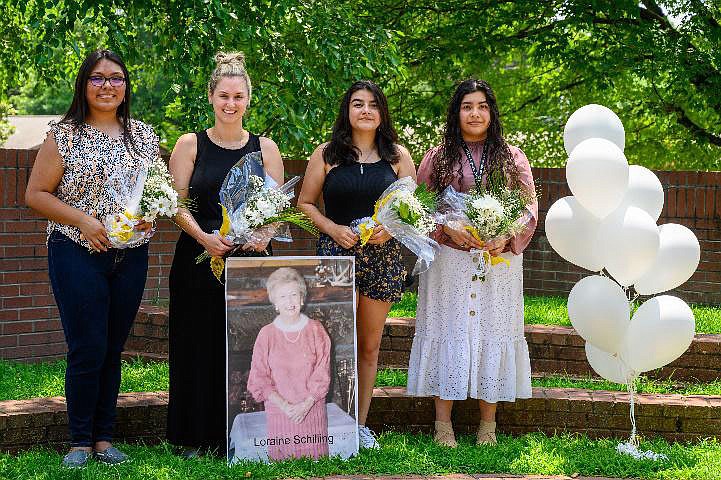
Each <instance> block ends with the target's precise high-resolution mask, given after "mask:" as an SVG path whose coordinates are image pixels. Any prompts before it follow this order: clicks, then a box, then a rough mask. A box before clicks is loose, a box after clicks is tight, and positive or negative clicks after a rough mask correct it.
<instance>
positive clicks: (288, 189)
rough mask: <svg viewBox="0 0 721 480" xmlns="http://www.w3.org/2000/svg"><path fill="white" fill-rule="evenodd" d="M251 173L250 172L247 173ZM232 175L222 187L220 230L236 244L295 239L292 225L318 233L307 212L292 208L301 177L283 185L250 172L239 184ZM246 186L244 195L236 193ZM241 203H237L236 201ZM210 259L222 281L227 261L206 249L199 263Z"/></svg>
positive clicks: (199, 258) (243, 189)
mask: <svg viewBox="0 0 721 480" xmlns="http://www.w3.org/2000/svg"><path fill="white" fill-rule="evenodd" d="M246 173H247V172H246ZM231 174H233V176H232V177H231V178H228V177H226V180H225V182H224V183H223V189H221V195H220V196H221V207H222V210H223V224H222V225H221V227H220V229H219V230H218V232H217V233H219V234H220V235H222V236H224V237H225V238H226V239H228V240H230V241H232V242H233V243H235V244H236V245H243V244H245V243H248V242H252V243H258V244H262V243H267V242H268V241H270V239H271V238H272V239H275V240H278V241H281V242H291V241H292V238H291V236H290V229H289V228H288V224H293V225H296V226H298V227H300V228H302V229H303V230H306V231H308V232H310V233H312V234H314V235H317V234H318V229H317V228H316V226H315V225H314V224H313V222H312V221H311V220H310V218H308V217H307V216H306V215H305V214H304V213H303V212H301V211H300V210H298V208H296V207H292V206H291V204H290V201H291V200H292V199H293V196H294V192H293V188H294V187H295V185H296V183H298V181H300V178H301V177H294V178H292V179H291V180H289V181H288V182H286V183H284V184H283V185H282V186H280V187H279V186H278V184H277V183H276V182H275V181H274V180H273V179H272V178H271V177H269V176H267V175H266V177H265V179H263V178H260V177H259V176H257V175H250V174H249V175H247V182H246V183H245V184H244V185H242V186H239V185H238V183H237V180H238V179H237V178H235V175H236V174H237V172H236V173H233V171H232V170H231V173H229V175H231ZM238 189H242V193H241V194H236V192H237V190H238ZM234 202H237V203H234ZM208 258H210V268H211V270H212V271H213V274H214V275H215V277H216V278H217V279H218V281H220V277H221V274H222V273H223V269H224V268H225V261H224V260H223V259H222V258H220V257H212V258H211V256H210V254H208V252H203V253H202V254H200V255H198V257H197V258H196V259H195V260H196V263H200V262H203V261H204V260H207V259H208Z"/></svg>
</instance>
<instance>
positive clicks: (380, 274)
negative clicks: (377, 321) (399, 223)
mask: <svg viewBox="0 0 721 480" xmlns="http://www.w3.org/2000/svg"><path fill="white" fill-rule="evenodd" d="M317 252H318V255H323V256H349V257H355V286H356V288H357V289H358V292H359V293H360V294H361V295H364V296H366V297H368V298H372V299H374V300H380V301H383V302H391V303H393V302H397V301H399V300H400V299H401V293H402V292H403V282H404V281H405V278H406V272H405V268H404V266H403V258H402V256H401V244H400V243H399V242H398V240H396V239H394V238H391V239H390V240H388V241H387V242H385V243H383V244H381V245H370V244H365V245H364V246H362V247H361V245H360V242H358V243H356V244H355V245H354V246H353V247H352V248H349V249H347V248H343V247H341V246H340V245H338V244H337V243H335V241H334V240H333V239H332V238H331V237H330V236H328V235H326V234H324V233H321V234H320V238H318V249H317Z"/></svg>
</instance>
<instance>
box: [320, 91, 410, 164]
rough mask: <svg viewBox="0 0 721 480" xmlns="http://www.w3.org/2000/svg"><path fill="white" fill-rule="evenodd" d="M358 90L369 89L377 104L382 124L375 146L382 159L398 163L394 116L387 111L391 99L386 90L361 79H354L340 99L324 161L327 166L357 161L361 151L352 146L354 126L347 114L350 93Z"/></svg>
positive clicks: (325, 149) (324, 153)
mask: <svg viewBox="0 0 721 480" xmlns="http://www.w3.org/2000/svg"><path fill="white" fill-rule="evenodd" d="M358 90H368V91H369V92H371V93H372V94H373V98H374V99H375V101H376V104H377V105H378V111H379V112H380V117H381V124H380V125H379V126H378V130H376V139H375V143H376V149H377V150H378V155H380V157H381V158H383V159H385V160H387V161H388V162H390V163H398V161H399V160H400V152H399V151H398V146H397V143H398V134H397V133H396V131H395V129H394V128H393V124H392V123H391V116H390V114H389V113H388V100H386V96H385V95H384V94H383V91H382V90H381V89H380V88H379V87H378V85H376V84H375V83H373V82H371V81H370V80H359V81H357V82H355V83H354V84H353V85H351V86H350V88H349V89H348V90H347V91H346V92H345V95H343V99H342V100H341V102H340V111H339V112H338V117H337V118H336V119H335V124H334V125H333V133H332V134H331V139H330V142H329V143H328V145H326V147H325V148H324V149H323V160H324V161H325V163H327V164H328V165H350V164H353V163H355V162H357V161H358V158H359V155H360V150H359V149H358V147H356V146H355V145H353V129H352V127H351V124H350V118H349V117H348V114H349V112H350V99H351V96H353V94H354V93H355V92H357V91H358Z"/></svg>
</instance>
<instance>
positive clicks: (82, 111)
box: [60, 50, 137, 152]
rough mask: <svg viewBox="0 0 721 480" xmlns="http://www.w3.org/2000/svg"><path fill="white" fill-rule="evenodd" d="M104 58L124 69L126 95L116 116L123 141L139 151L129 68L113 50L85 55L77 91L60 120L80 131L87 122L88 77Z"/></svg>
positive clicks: (77, 82)
mask: <svg viewBox="0 0 721 480" xmlns="http://www.w3.org/2000/svg"><path fill="white" fill-rule="evenodd" d="M102 59H106V60H110V61H111V62H113V63H117V64H118V65H119V66H120V69H121V70H122V71H123V76H124V77H125V96H124V97H123V101H122V102H121V103H120V105H119V106H118V109H117V111H116V116H117V117H118V122H120V126H121V127H122V129H123V142H124V143H125V148H128V146H131V147H132V149H133V151H134V152H137V149H136V146H135V142H134V141H133V137H132V135H130V97H131V92H132V85H131V83H130V75H129V74H128V68H127V67H126V66H125V63H124V62H123V60H122V59H121V58H120V56H118V54H116V53H115V52H113V51H111V50H95V51H94V52H91V53H90V54H89V55H88V56H87V57H85V60H83V63H82V64H81V65H80V69H79V70H78V76H77V77H76V78H75V93H74V94H73V101H72V103H71V104H70V108H69V109H68V111H67V112H66V113H65V115H64V116H63V118H62V120H60V123H66V124H68V125H71V126H72V127H73V129H74V130H75V131H77V132H80V129H81V127H82V126H83V125H84V124H85V119H86V118H87V116H88V114H89V113H90V106H89V105H88V98H87V90H88V78H90V74H91V73H92V72H93V68H94V67H95V65H97V64H98V62H99V61H100V60H102Z"/></svg>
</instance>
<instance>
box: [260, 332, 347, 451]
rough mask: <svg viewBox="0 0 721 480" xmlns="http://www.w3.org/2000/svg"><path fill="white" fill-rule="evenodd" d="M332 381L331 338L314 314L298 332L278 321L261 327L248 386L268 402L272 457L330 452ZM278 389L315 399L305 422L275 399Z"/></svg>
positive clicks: (289, 397) (290, 396)
mask: <svg viewBox="0 0 721 480" xmlns="http://www.w3.org/2000/svg"><path fill="white" fill-rule="evenodd" d="M329 386H330V337H328V334H327V333H326V331H325V329H324V328H323V325H322V324H321V323H320V322H319V321H317V320H313V319H309V320H308V323H307V324H306V325H305V326H304V327H303V328H302V329H301V330H299V331H297V332H287V331H283V330H280V329H279V328H278V327H276V326H275V325H274V324H272V323H271V324H268V325H266V326H264V327H263V328H261V329H260V332H259V333H258V337H257V338H256V340H255V345H254V346H253V359H252V360H251V366H250V375H249V376H248V391H249V392H250V393H251V394H252V395H253V398H255V399H256V400H257V401H259V402H264V404H265V413H266V430H267V435H268V439H267V442H268V444H267V446H268V456H269V458H270V459H272V460H285V459H287V458H292V457H295V458H300V457H310V458H320V457H322V456H325V455H328V443H329V442H330V443H333V442H332V440H329V437H328V417H327V414H326V405H325V397H326V395H327V394H328V388H329ZM272 392H276V393H277V394H278V395H280V396H281V397H283V398H284V399H285V400H286V401H287V402H289V403H293V404H294V403H299V402H302V401H304V400H305V399H306V398H308V397H311V398H313V400H315V403H314V404H313V406H312V407H311V408H310V410H309V411H308V414H307V415H306V417H305V418H304V419H303V421H301V422H300V423H295V422H292V421H291V420H290V419H289V418H288V416H287V415H286V414H285V413H284V412H283V411H282V410H281V409H280V408H279V407H278V406H277V405H275V404H274V403H273V402H271V401H269V400H268V397H269V396H270V394H271V393H272Z"/></svg>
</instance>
